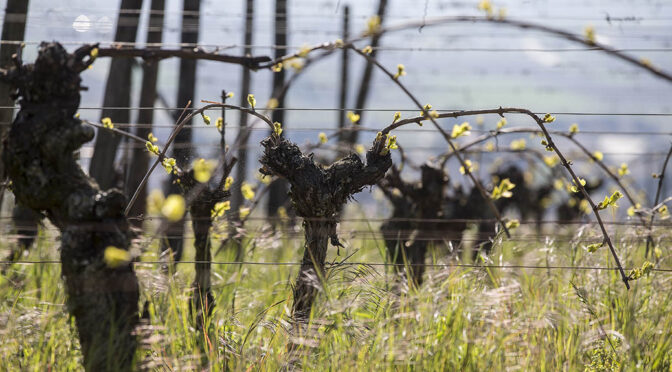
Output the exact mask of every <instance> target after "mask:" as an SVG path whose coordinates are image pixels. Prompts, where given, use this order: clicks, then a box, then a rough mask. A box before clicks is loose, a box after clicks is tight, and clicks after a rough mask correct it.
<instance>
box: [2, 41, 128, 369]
mask: <svg viewBox="0 0 672 372" xmlns="http://www.w3.org/2000/svg"><path fill="white" fill-rule="evenodd" d="M94 47H95V46H84V47H81V48H79V49H77V50H76V51H75V52H74V53H73V54H69V53H67V52H66V50H65V49H64V48H63V47H62V46H61V45H60V44H58V43H42V44H41V45H40V50H39V54H38V57H37V59H36V61H35V63H34V64H29V65H22V62H21V59H20V53H19V54H18V55H17V57H16V58H15V60H14V63H15V65H14V66H13V67H11V68H10V69H9V70H8V71H7V73H5V74H4V75H2V76H1V78H2V80H5V81H6V82H8V83H9V84H10V85H11V86H13V87H14V88H15V89H16V91H15V93H13V95H12V96H13V98H15V99H16V98H18V97H21V100H20V101H19V104H20V106H21V109H20V111H19V113H18V115H17V117H16V119H15V120H14V122H13V124H12V127H11V129H10V133H9V137H8V138H7V140H6V141H5V150H4V156H3V160H4V163H5V166H6V169H7V174H8V176H9V178H10V179H11V180H12V182H13V184H14V187H13V191H14V195H15V196H16V199H17V200H18V202H19V203H21V204H23V205H24V206H26V207H29V208H31V209H33V210H35V211H36V212H41V213H44V214H45V215H46V216H47V217H48V218H49V220H50V221H51V222H52V223H53V224H54V225H55V226H57V227H58V228H59V229H60V230H61V262H62V275H63V278H64V280H65V290H66V293H67V307H68V310H69V311H70V314H71V315H72V316H74V318H75V322H76V325H77V330H78V331H79V340H80V344H81V347H82V353H83V356H84V365H85V368H86V369H87V370H90V371H105V370H129V369H131V367H132V363H133V358H134V355H135V349H136V339H135V336H134V335H133V330H134V328H135V326H136V325H137V323H138V320H139V318H138V292H139V289H138V281H137V278H136V276H135V272H134V271H133V267H132V265H131V263H129V262H126V263H123V264H121V265H118V266H116V267H111V266H108V265H107V264H106V262H105V260H104V251H105V249H106V248H107V247H108V246H115V247H117V248H121V249H127V248H128V246H129V242H130V238H131V234H130V232H129V225H128V221H127V220H126V218H125V217H124V206H125V204H126V200H125V198H124V196H123V194H122V193H121V192H119V191H117V190H114V189H113V190H108V191H102V190H100V189H99V187H98V185H97V184H96V182H95V181H93V179H91V178H90V177H88V176H86V174H85V173H84V171H83V170H82V169H81V168H80V167H79V165H78V164H77V161H76V158H75V156H74V152H75V151H76V150H78V149H79V148H80V147H81V146H82V145H83V144H84V143H86V142H88V141H90V140H91V139H93V136H94V132H93V129H92V128H91V127H89V126H84V125H82V122H81V121H80V120H79V119H77V118H75V117H74V115H75V113H76V112H77V109H78V106H79V102H80V95H79V91H80V90H81V89H82V88H81V79H80V77H79V74H80V72H81V71H83V70H85V69H86V68H87V67H88V66H89V65H90V64H91V63H92V62H93V61H92V59H91V58H90V57H89V56H90V52H91V50H92V49H93V48H94Z"/></svg>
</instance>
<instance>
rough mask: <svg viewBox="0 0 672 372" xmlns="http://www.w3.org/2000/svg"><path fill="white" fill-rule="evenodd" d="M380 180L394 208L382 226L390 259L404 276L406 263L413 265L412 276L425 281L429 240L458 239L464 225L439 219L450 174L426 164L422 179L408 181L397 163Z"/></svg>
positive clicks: (414, 278)
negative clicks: (403, 178) (447, 224)
mask: <svg viewBox="0 0 672 372" xmlns="http://www.w3.org/2000/svg"><path fill="white" fill-rule="evenodd" d="M380 184H381V188H382V189H383V192H384V193H385V195H386V196H387V198H388V199H389V200H390V202H391V203H392V208H393V212H392V217H391V218H390V219H389V220H387V221H385V222H384V223H383V224H382V225H381V227H380V230H381V233H382V234H383V237H384V238H385V245H386V247H387V250H388V253H389V255H390V259H391V260H392V261H393V262H394V263H395V264H397V265H398V266H395V269H396V271H397V273H399V274H401V275H402V276H404V273H405V269H404V266H405V265H409V266H410V269H409V274H410V279H411V280H412V281H413V283H415V284H416V285H421V284H422V275H423V274H424V271H425V267H424V263H425V255H426V253H427V247H428V246H429V244H430V243H433V242H440V241H442V240H444V239H446V238H448V239H450V240H453V239H458V236H459V235H461V232H462V226H457V229H455V226H446V224H442V223H441V222H439V219H441V218H442V217H443V209H442V205H443V203H444V199H445V197H444V189H445V186H446V184H447V176H446V175H445V174H444V172H443V171H442V170H441V169H440V168H437V167H434V166H432V165H430V164H425V165H423V166H422V167H421V181H420V182H418V183H408V182H405V181H403V180H402V179H401V175H400V174H399V171H398V170H397V169H396V168H394V167H393V168H392V171H391V172H389V173H388V175H387V176H386V177H385V178H384V179H383V180H382V181H381V183H380ZM395 189H396V190H395Z"/></svg>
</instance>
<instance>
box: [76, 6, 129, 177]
mask: <svg viewBox="0 0 672 372" xmlns="http://www.w3.org/2000/svg"><path fill="white" fill-rule="evenodd" d="M119 9H120V10H131V11H133V10H135V11H140V10H141V9H142V0H122V1H121V5H120V7H119ZM139 20H140V13H139V12H137V13H134V12H124V13H122V12H121V11H120V12H119V19H118V20H117V30H116V34H115V36H114V40H115V41H120V42H127V43H133V42H135V39H136V36H137V33H138V23H139ZM126 47H128V46H126ZM132 66H133V59H132V58H112V61H110V70H109V72H108V75H107V83H106V84H105V97H104V98H103V107H107V108H106V109H103V112H102V115H101V118H105V117H109V118H110V119H112V122H113V123H129V122H130V110H128V109H126V107H128V106H130V104H131V68H132ZM119 107H124V108H123V109H118V108H119ZM114 108H117V109H114ZM122 129H123V128H122ZM120 141H121V136H118V135H115V134H114V133H111V132H109V131H105V130H99V131H98V135H97V136H96V145H95V147H94V152H93V156H92V157H91V164H90V165H89V174H90V175H91V177H93V178H94V179H95V180H96V182H98V184H99V185H100V187H101V188H102V189H108V188H110V187H113V186H115V184H116V180H117V178H118V175H117V172H116V171H114V159H115V157H116V155H117V148H118V147H119V142H120Z"/></svg>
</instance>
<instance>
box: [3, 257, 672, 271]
mask: <svg viewBox="0 0 672 372" xmlns="http://www.w3.org/2000/svg"><path fill="white" fill-rule="evenodd" d="M60 263H61V261H58V260H44V261H29V260H22V261H0V264H19V265H38V264H60ZM133 264H134V265H169V264H212V265H254V266H301V265H302V263H301V262H258V261H134V262H133ZM325 266H326V267H339V266H378V267H388V266H389V267H405V266H423V267H439V268H447V267H466V268H474V269H534V270H537V269H539V270H606V271H616V270H619V269H618V268H617V267H606V266H551V265H548V266H537V265H478V264H463V263H445V264H439V263H429V264H424V263H422V264H420V263H405V264H403V263H402V264H397V263H387V262H337V263H331V262H328V263H325ZM633 269H634V268H624V270H626V271H630V270H633ZM651 270H652V271H655V272H663V273H671V272H672V268H653V269H651Z"/></svg>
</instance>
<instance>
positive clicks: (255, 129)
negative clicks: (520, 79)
mask: <svg viewBox="0 0 672 372" xmlns="http://www.w3.org/2000/svg"><path fill="white" fill-rule="evenodd" d="M0 126H11V123H7V122H5V123H2V122H0ZM114 126H115V127H117V128H174V127H175V124H147V123H142V124H141V123H114ZM226 128H227V129H233V130H239V128H240V127H239V126H238V125H235V126H231V125H226ZM352 128H353V130H356V131H358V132H372V133H376V132H379V131H380V129H381V128H372V127H366V126H361V125H358V126H356V127H355V126H353V127H352ZM189 129H190V130H192V131H193V130H214V129H213V127H212V126H208V125H198V126H191V127H189ZM285 129H286V130H288V131H291V132H317V131H335V130H337V129H338V128H335V127H334V124H325V125H324V126H320V127H298V128H293V127H291V126H285ZM530 129H536V128H535V127H530ZM247 130H248V131H252V132H269V131H270V129H268V128H267V127H266V128H264V127H251V128H249V127H248V128H247ZM494 131H495V129H494V128H493V129H491V130H488V129H471V130H470V132H472V133H491V132H494ZM394 132H395V133H399V132H412V133H436V129H432V128H418V127H415V128H413V127H406V128H396V129H394ZM549 133H550V134H567V133H568V132H567V131H560V130H556V131H549ZM501 134H507V133H501ZM509 134H521V133H509ZM524 134H527V133H524ZM524 134H523V135H522V136H523V137H526V136H525V135H524ZM603 134H608V135H617V136H618V135H621V136H672V132H654V131H651V132H646V131H636V132H635V131H613V130H581V131H579V132H578V133H577V135H603ZM204 143H205V144H207V143H208V142H194V146H196V145H200V144H204ZM141 147H142V146H141ZM613 154H620V153H616V152H615V153H613Z"/></svg>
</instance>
